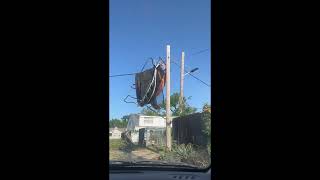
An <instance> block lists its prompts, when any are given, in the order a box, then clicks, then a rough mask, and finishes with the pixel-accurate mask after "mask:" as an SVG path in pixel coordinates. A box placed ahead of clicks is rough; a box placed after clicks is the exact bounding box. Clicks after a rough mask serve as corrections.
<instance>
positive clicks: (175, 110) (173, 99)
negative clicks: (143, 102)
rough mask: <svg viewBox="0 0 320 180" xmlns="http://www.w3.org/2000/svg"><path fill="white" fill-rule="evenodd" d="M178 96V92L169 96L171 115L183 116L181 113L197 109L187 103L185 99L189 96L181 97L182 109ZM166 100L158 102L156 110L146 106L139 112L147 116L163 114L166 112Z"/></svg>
mask: <svg viewBox="0 0 320 180" xmlns="http://www.w3.org/2000/svg"><path fill="white" fill-rule="evenodd" d="M179 98H180V94H179V93H173V94H172V95H171V96H170V110H171V115H172V116H183V115H188V114H193V113H195V112H196V111H197V109H196V108H194V107H191V106H190V105H189V104H188V103H187V99H188V100H190V99H191V97H188V98H185V97H183V101H182V105H183V108H182V111H181V108H180V105H179ZM165 102H166V100H165V101H164V103H162V104H160V110H157V111H156V112H154V111H152V110H150V109H148V108H143V109H142V111H141V114H143V115H148V116H165V114H166V103H165Z"/></svg>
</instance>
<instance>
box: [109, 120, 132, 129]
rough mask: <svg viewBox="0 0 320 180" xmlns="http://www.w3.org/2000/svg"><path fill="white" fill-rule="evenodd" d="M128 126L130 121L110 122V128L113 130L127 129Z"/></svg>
mask: <svg viewBox="0 0 320 180" xmlns="http://www.w3.org/2000/svg"><path fill="white" fill-rule="evenodd" d="M127 124H128V121H127V120H124V119H111V120H110V121H109V126H110V127H111V128H114V127H118V128H126V127H127Z"/></svg>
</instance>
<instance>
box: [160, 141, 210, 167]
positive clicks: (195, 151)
mask: <svg viewBox="0 0 320 180" xmlns="http://www.w3.org/2000/svg"><path fill="white" fill-rule="evenodd" d="M160 160H164V161H167V162H172V163H177V162H183V163H187V164H191V165H195V166H198V167H200V168H206V167H208V166H209V165H210V163H211V157H210V152H208V149H207V147H201V146H195V145H192V144H187V145H185V144H181V145H176V144H174V145H173V146H172V151H170V152H165V151H162V152H160Z"/></svg>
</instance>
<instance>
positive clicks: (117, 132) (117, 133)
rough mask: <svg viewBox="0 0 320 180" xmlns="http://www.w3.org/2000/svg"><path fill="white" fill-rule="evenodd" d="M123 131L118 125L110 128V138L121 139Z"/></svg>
mask: <svg viewBox="0 0 320 180" xmlns="http://www.w3.org/2000/svg"><path fill="white" fill-rule="evenodd" d="M122 132H123V130H122V129H118V128H117V127H115V128H110V129H109V138H110V139H120V138H121V133H122Z"/></svg>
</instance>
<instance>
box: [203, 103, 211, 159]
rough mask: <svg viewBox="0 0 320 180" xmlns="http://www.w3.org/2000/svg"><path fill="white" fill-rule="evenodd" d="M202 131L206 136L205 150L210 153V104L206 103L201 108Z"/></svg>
mask: <svg viewBox="0 0 320 180" xmlns="http://www.w3.org/2000/svg"><path fill="white" fill-rule="evenodd" d="M202 125H203V130H202V132H203V133H204V134H205V136H206V137H207V140H208V143H207V151H208V153H209V154H211V106H210V105H209V104H208V103H206V104H204V106H203V108H202Z"/></svg>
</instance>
